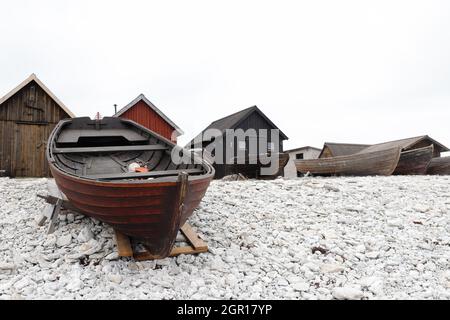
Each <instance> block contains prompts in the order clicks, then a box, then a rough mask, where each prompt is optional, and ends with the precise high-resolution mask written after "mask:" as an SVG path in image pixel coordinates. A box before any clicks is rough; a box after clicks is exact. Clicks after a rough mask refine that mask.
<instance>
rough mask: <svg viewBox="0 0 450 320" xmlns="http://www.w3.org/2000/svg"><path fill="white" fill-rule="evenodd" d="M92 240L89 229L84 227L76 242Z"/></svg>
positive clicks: (92, 235)
mask: <svg viewBox="0 0 450 320" xmlns="http://www.w3.org/2000/svg"><path fill="white" fill-rule="evenodd" d="M93 238H94V234H93V233H92V231H91V229H90V228H89V227H87V226H86V227H84V228H83V229H81V231H80V233H79V234H78V237H77V240H78V241H79V242H88V241H89V240H91V239H93Z"/></svg>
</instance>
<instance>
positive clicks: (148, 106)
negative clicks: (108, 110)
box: [114, 94, 183, 143]
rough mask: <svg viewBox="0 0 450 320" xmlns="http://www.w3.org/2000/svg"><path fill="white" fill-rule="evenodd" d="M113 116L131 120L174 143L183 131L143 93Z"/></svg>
mask: <svg viewBox="0 0 450 320" xmlns="http://www.w3.org/2000/svg"><path fill="white" fill-rule="evenodd" d="M114 117H121V118H125V119H129V120H133V121H134V122H137V123H139V124H140V125H142V126H144V127H146V128H147V129H150V130H152V131H153V132H156V133H158V134H159V135H161V136H163V137H164V138H166V139H169V140H171V141H172V142H174V143H177V138H178V136H180V135H182V134H183V131H182V130H181V129H180V128H179V127H178V126H177V125H176V124H175V123H174V122H173V121H172V120H170V119H169V117H168V116H166V115H165V114H164V113H163V112H162V111H161V110H159V109H158V108H157V107H156V106H155V105H154V104H153V103H152V102H150V100H148V99H147V97H145V96H144V95H143V94H140V95H139V96H138V97H137V98H136V99H134V100H133V101H131V102H130V103H129V104H127V105H126V106H125V107H123V108H122V109H120V110H119V111H118V112H117V113H116V114H115V115H114Z"/></svg>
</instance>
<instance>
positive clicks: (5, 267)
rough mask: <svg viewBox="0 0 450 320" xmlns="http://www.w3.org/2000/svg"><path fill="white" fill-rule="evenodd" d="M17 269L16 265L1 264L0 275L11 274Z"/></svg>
mask: <svg viewBox="0 0 450 320" xmlns="http://www.w3.org/2000/svg"><path fill="white" fill-rule="evenodd" d="M15 268H16V266H15V265H14V263H7V262H0V274H1V273H11V272H12V271H13V270H14V269H15Z"/></svg>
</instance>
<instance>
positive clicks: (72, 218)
mask: <svg viewBox="0 0 450 320" xmlns="http://www.w3.org/2000/svg"><path fill="white" fill-rule="evenodd" d="M74 221H75V215H74V214H73V213H68V214H67V222H68V223H72V222H74Z"/></svg>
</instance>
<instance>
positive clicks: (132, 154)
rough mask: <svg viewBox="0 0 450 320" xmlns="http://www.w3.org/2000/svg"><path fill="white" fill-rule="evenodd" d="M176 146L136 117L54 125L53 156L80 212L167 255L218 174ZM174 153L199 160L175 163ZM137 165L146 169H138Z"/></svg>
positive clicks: (55, 168) (59, 179) (49, 149)
mask: <svg viewBox="0 0 450 320" xmlns="http://www.w3.org/2000/svg"><path fill="white" fill-rule="evenodd" d="M174 148H177V149H175V150H174ZM178 148H179V147H177V146H176V145H175V144H174V143H172V142H171V141H169V140H167V139H165V138H164V137H161V136H159V135H158V134H156V133H154V132H152V131H150V130H148V129H146V128H145V127H143V126H140V125H139V124H137V123H135V122H133V121H130V120H126V119H121V118H109V117H106V118H103V119H102V120H91V119H89V118H72V119H68V120H63V121H61V122H60V123H59V124H58V125H57V126H56V127H55V129H54V130H53V132H52V134H51V135H50V138H49V142H48V144H47V158H48V162H49V166H50V170H51V172H52V175H53V177H54V178H55V181H56V184H57V185H58V188H59V189H60V190H61V191H62V193H64V195H65V196H66V197H67V199H68V201H69V202H70V205H71V206H73V207H74V208H75V209H76V211H78V212H80V213H83V214H86V215H88V216H91V217H93V218H96V219H98V220H100V221H102V222H105V223H107V224H109V225H111V226H112V227H113V228H114V229H115V230H118V231H119V232H121V233H122V234H125V235H127V236H129V237H132V238H136V239H139V240H140V241H142V242H143V243H145V245H146V247H147V248H148V249H149V251H150V252H151V254H152V255H154V256H155V257H160V258H163V257H166V256H168V255H169V254H170V253H171V249H172V246H173V244H174V241H175V238H176V235H177V232H178V230H179V228H180V226H182V225H184V224H185V223H186V221H187V219H188V218H189V217H190V216H191V215H192V213H193V211H194V209H195V208H196V207H197V206H198V204H199V203H200V201H201V200H202V198H203V196H204V195H205V193H206V190H207V188H208V186H209V184H210V182H211V180H212V179H213V177H214V168H213V167H212V166H211V165H210V164H209V163H207V162H206V161H204V160H203V159H200V158H198V157H197V156H193V155H191V154H190V153H189V151H187V150H183V149H181V148H179V149H178ZM172 151H178V153H179V151H183V153H184V152H186V153H189V158H195V161H194V162H188V163H181V164H177V163H175V162H174V161H173V159H172ZM136 165H137V166H138V168H139V169H143V170H139V172H134V171H133V169H132V168H133V167H134V166H136ZM130 168H131V169H130Z"/></svg>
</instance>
